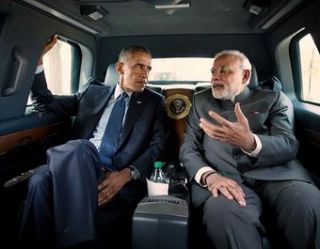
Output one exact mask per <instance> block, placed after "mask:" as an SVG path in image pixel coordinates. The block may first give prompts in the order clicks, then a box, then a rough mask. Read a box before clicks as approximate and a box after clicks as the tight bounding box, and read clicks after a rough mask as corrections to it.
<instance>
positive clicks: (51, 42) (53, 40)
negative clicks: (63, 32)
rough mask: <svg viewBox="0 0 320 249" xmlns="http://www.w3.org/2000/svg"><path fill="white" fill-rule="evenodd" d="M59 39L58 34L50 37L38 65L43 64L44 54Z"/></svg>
mask: <svg viewBox="0 0 320 249" xmlns="http://www.w3.org/2000/svg"><path fill="white" fill-rule="evenodd" d="M57 41H58V35H56V34H54V35H52V36H51V37H50V39H49V40H48V42H47V43H46V45H45V46H44V48H43V50H42V53H41V56H40V59H39V62H38V66H41V65H42V64H43V60H42V58H43V56H44V55H45V54H46V53H47V52H48V51H49V50H50V49H51V48H52V47H53V46H54V45H55V44H56V43H57Z"/></svg>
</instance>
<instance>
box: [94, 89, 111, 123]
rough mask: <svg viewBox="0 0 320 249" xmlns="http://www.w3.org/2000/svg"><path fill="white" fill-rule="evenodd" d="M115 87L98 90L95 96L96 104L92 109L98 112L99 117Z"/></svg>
mask: <svg viewBox="0 0 320 249" xmlns="http://www.w3.org/2000/svg"><path fill="white" fill-rule="evenodd" d="M114 89H115V87H110V88H107V89H105V90H104V91H100V92H99V93H97V95H96V98H97V101H96V103H97V105H96V106H95V107H94V109H93V113H96V114H98V116H99V118H100V117H101V115H102V113H103V111H104V110H105V108H106V106H107V104H108V102H109V100H110V98H111V96H112V94H113V93H114Z"/></svg>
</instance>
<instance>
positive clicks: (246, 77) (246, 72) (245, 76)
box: [243, 69, 251, 84]
mask: <svg viewBox="0 0 320 249" xmlns="http://www.w3.org/2000/svg"><path fill="white" fill-rule="evenodd" d="M250 76H251V71H250V70H249V69H244V70H243V83H244V84H249V79H250Z"/></svg>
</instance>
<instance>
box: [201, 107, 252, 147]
mask: <svg viewBox="0 0 320 249" xmlns="http://www.w3.org/2000/svg"><path fill="white" fill-rule="evenodd" d="M235 114H236V117H237V121H236V122H230V121H228V120H226V119H225V118H223V117H221V116H220V115H219V114H218V113H216V112H213V111H209V115H210V116H211V117H212V118H213V119H215V120H216V121H217V122H218V123H219V124H220V125H214V124H212V123H210V122H209V121H208V120H206V119H204V118H200V127H201V128H202V129H203V131H204V132H205V133H206V134H207V135H208V136H210V137H213V138H214V139H217V140H219V141H222V142H225V143H228V144H231V145H234V146H237V147H240V148H242V149H243V150H245V151H248V152H251V151H253V150H254V149H255V147H256V143H255V139H254V136H253V134H252V132H251V130H250V126H249V123H248V120H247V118H246V117H245V116H244V114H243V112H242V111H241V108H240V104H239V103H236V104H235Z"/></svg>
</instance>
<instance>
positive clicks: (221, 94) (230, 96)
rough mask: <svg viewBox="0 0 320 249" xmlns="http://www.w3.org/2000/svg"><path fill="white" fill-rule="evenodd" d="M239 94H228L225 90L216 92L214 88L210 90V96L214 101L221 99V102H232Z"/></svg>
mask: <svg viewBox="0 0 320 249" xmlns="http://www.w3.org/2000/svg"><path fill="white" fill-rule="evenodd" d="M238 94H239V93H230V92H228V91H226V90H223V91H217V90H215V89H214V88H213V89H212V96H213V97H214V98H216V99H221V100H231V101H232V102H233V101H234V98H235V97H236V96H237V95H238Z"/></svg>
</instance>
